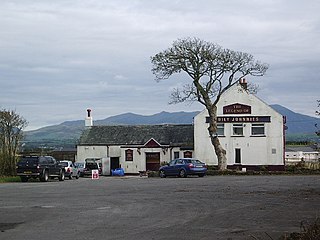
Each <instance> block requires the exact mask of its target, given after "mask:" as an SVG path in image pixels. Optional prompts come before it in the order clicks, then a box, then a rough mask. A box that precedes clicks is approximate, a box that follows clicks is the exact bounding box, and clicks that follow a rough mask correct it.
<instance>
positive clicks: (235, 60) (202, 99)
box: [151, 38, 268, 170]
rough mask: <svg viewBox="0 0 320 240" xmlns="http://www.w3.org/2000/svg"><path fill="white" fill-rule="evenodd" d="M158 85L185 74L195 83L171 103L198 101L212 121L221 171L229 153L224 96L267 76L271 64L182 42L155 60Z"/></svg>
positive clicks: (210, 46)
mask: <svg viewBox="0 0 320 240" xmlns="http://www.w3.org/2000/svg"><path fill="white" fill-rule="evenodd" d="M151 62H152V64H153V66H152V72H153V74H154V75H155V77H156V81H160V80H164V79H168V78H169V77H170V76H172V75H173V74H175V73H180V72H184V73H186V74H187V75H188V77H190V80H191V82H190V83H189V84H186V85H184V86H183V87H182V88H176V89H174V91H173V92H172V94H171V101H170V103H181V102H185V101H198V102H199V103H201V104H203V105H204V106H205V108H206V109H207V111H208V113H209V117H210V123H209V128H208V132H209V136H210V139H211V143H212V145H213V147H214V150H215V153H216V155H217V158H218V166H219V169H220V170H224V169H226V168H227V158H226V151H225V149H224V148H223V147H222V146H221V144H220V141H219V139H218V134H217V103H218V102H219V99H220V96H221V95H222V94H223V93H224V92H225V91H226V90H227V89H229V88H230V87H231V86H233V85H234V84H236V83H237V82H238V81H239V80H241V79H242V78H244V77H245V76H247V75H251V76H263V75H264V74H265V72H266V70H267V69H268V65H267V64H263V63H260V62H258V61H256V60H255V59H254V58H253V56H252V55H250V54H248V53H243V52H237V51H233V50H230V49H224V48H222V47H221V46H219V45H217V44H214V43H211V42H207V41H203V40H201V39H198V38H185V39H178V40H177V41H175V42H174V43H173V45H172V47H169V48H168V49H166V50H164V51H162V52H160V53H158V54H156V55H155V56H152V57H151Z"/></svg>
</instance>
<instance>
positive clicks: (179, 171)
mask: <svg viewBox="0 0 320 240" xmlns="http://www.w3.org/2000/svg"><path fill="white" fill-rule="evenodd" d="M159 173H160V177H162V178H164V177H166V176H179V177H187V176H188V175H198V176H199V177H203V176H205V175H206V173H207V166H206V165H205V164H204V163H203V162H201V161H199V160H197V159H193V158H178V159H174V160H172V161H170V162H169V163H168V164H166V165H164V166H162V167H160V169H159Z"/></svg>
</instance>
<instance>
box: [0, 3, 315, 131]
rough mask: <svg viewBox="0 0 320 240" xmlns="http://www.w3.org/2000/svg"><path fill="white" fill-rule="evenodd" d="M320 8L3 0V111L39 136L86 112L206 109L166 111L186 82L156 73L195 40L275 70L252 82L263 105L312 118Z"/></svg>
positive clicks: (183, 107)
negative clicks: (155, 63)
mask: <svg viewBox="0 0 320 240" xmlns="http://www.w3.org/2000/svg"><path fill="white" fill-rule="evenodd" d="M317 9H320V2H319V1H316V0H310V1H308V4H306V3H303V2H301V1H298V0H293V1H289V0H284V1H275V0H271V1H270V0H259V1H258V0H253V1H252V0H250V1H249V0H230V1H227V2H224V1H217V0H214V1H209V0H199V1H191V0H184V1H182V0H173V1H172V0H171V1H169V0H159V1H148V0H117V1H115V0H110V1H102V0H91V1H81V0H75V1H74V0H56V1H49V0H41V1H40V0H24V1H18V0H10V1H9V0H3V1H1V2H0V33H1V38H0V48H1V51H0V84H1V89H0V108H10V109H16V110H17V111H18V112H19V113H21V115H23V116H24V117H25V118H26V119H27V120H28V121H29V122H30V128H36V127H40V126H45V125H48V124H53V123H59V122H62V121H65V120H73V119H82V118H83V116H84V114H85V109H86V108H87V107H90V108H92V109H93V112H94V114H95V115H94V116H95V118H96V119H98V118H105V117H108V116H111V115H114V114H120V113H123V112H129V111H130V112H135V113H140V114H153V113H156V112H160V111H162V110H166V111H175V110H184V111H193V110H201V109H202V106H201V105H199V104H196V103H195V104H193V105H191V106H189V105H186V104H179V105H168V104H167V103H168V101H169V90H170V89H172V88H173V87H174V86H179V85H181V84H183V83H185V82H186V78H184V76H181V75H180V76H173V78H172V79H169V80H168V81H162V82H160V83H156V82H155V81H154V76H153V75H152V73H151V71H150V69H151V63H150V56H152V55H154V54H156V53H157V52H159V51H162V50H164V49H165V48H167V47H169V46H170V45H171V44H172V42H173V41H174V40H176V39H178V38H183V37H188V36H191V37H193V36H195V37H199V38H202V39H204V40H207V41H211V42H215V43H218V44H220V45H222V46H223V47H226V48H231V49H233V50H238V51H244V52H249V53H251V54H253V55H254V57H255V58H256V59H258V60H260V61H262V62H267V63H268V64H269V65H270V68H269V70H268V72H267V74H266V76H264V77H261V78H248V80H249V81H255V82H257V83H258V84H259V85H260V89H261V90H260V92H259V93H258V95H259V97H260V98H262V99H263V100H265V101H266V102H267V103H277V104H281V105H284V106H285V107H289V108H290V109H292V110H294V111H298V112H300V113H305V114H310V115H312V114H313V112H314V107H315V104H316V100H317V99H318V98H319V97H318V92H319V87H317V86H318V85H319V76H318V66H319V54H320V43H319V41H318V39H319V38H320V21H319V17H318V11H317ZM297 96H299V98H298V100H297ZM300 96H301V97H300ZM313 101H314V103H313Z"/></svg>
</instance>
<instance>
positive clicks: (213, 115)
mask: <svg viewBox="0 0 320 240" xmlns="http://www.w3.org/2000/svg"><path fill="white" fill-rule="evenodd" d="M207 110H208V113H209V117H210V121H209V127H208V131H209V136H210V139H211V143H212V145H213V148H214V151H215V153H216V155H217V158H218V168H219V170H226V169H227V157H226V154H227V152H226V150H225V149H224V148H223V147H222V146H221V144H220V141H219V138H218V134H217V107H216V106H215V105H211V106H210V107H209V108H207Z"/></svg>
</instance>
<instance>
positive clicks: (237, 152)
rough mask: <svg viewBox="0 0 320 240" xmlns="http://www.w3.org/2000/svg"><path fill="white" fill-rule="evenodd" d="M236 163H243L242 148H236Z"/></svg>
mask: <svg viewBox="0 0 320 240" xmlns="http://www.w3.org/2000/svg"><path fill="white" fill-rule="evenodd" d="M234 162H235V163H236V164H241V149H240V148H236V149H235V161H234Z"/></svg>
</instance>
